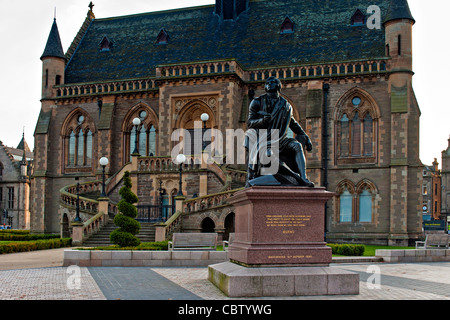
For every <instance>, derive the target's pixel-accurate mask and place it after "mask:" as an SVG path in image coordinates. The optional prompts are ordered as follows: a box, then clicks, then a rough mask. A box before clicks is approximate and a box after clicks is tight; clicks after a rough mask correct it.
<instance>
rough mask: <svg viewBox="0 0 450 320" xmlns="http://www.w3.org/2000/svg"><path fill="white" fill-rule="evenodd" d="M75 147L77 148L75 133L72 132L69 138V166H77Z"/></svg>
mask: <svg viewBox="0 0 450 320" xmlns="http://www.w3.org/2000/svg"><path fill="white" fill-rule="evenodd" d="M75 146H76V138H75V132H73V131H71V132H70V136H69V162H68V165H69V166H75Z"/></svg>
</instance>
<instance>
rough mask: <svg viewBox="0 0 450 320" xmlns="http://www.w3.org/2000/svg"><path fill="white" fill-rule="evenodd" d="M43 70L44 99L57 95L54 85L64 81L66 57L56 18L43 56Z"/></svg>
mask: <svg viewBox="0 0 450 320" xmlns="http://www.w3.org/2000/svg"><path fill="white" fill-rule="evenodd" d="M41 60H42V65H43V70H42V99H47V98H52V97H54V96H55V91H54V89H53V87H54V86H55V85H60V84H63V83H64V69H65V66H66V57H65V54H64V51H63V47H62V43H61V38H60V36H59V31H58V25H57V24H56V18H55V19H54V20H53V25H52V28H51V30H50V35H49V36H48V40H47V45H46V46H45V50H44V53H43V54H42V56H41Z"/></svg>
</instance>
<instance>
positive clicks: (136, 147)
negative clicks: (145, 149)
mask: <svg viewBox="0 0 450 320" xmlns="http://www.w3.org/2000/svg"><path fill="white" fill-rule="evenodd" d="M133 125H134V127H135V129H136V140H135V143H134V151H133V155H137V154H139V141H138V137H139V135H138V129H139V126H140V125H141V119H139V118H134V119H133Z"/></svg>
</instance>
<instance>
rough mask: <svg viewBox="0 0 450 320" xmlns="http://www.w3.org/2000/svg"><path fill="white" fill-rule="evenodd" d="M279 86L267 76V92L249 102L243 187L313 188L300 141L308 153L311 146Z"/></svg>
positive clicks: (276, 80) (276, 81) (272, 78)
mask: <svg viewBox="0 0 450 320" xmlns="http://www.w3.org/2000/svg"><path fill="white" fill-rule="evenodd" d="M281 88H282V85H281V81H280V80H279V79H277V78H275V77H270V78H268V79H267V81H266V84H265V91H266V94H264V95H262V96H260V97H258V98H255V99H254V100H253V101H252V102H251V104H250V108H249V116H248V121H247V126H248V129H249V130H248V131H247V135H246V139H245V148H246V150H247V163H248V171H247V183H246V187H251V186H271V185H283V186H302V187H310V188H313V187H314V184H313V183H312V182H311V181H309V180H308V178H307V177H306V160H305V155H304V153H303V146H302V144H301V143H300V142H299V141H301V142H302V143H303V144H304V146H305V148H306V150H307V151H308V152H311V151H312V149H313V145H312V143H311V140H310V138H309V137H308V135H307V134H306V133H305V131H304V130H303V129H302V127H301V126H300V124H299V123H298V122H297V121H296V120H295V119H294V117H293V110H292V106H291V105H290V104H289V102H287V100H286V99H284V98H283V97H282V96H281V95H280V93H281ZM289 128H290V129H291V130H292V131H293V132H294V134H296V135H297V137H296V139H293V138H289V137H288V129H289ZM264 159H265V160H266V161H264ZM267 161H269V162H270V165H271V167H270V170H267V169H268V168H267ZM274 163H275V164H276V170H275V171H273V168H274V167H273V164H274ZM265 169H266V170H265ZM265 171H266V172H265ZM267 172H268V173H267Z"/></svg>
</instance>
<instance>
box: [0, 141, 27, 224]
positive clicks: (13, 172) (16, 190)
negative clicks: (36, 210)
mask: <svg viewBox="0 0 450 320" xmlns="http://www.w3.org/2000/svg"><path fill="white" fill-rule="evenodd" d="M32 161H33V153H32V152H31V150H30V148H29V147H28V144H27V142H26V141H25V137H23V138H22V140H21V141H20V143H19V145H18V146H17V148H11V147H7V146H5V145H4V144H3V143H2V142H1V141H0V225H8V226H11V227H12V228H13V229H30V176H31V173H32Z"/></svg>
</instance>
